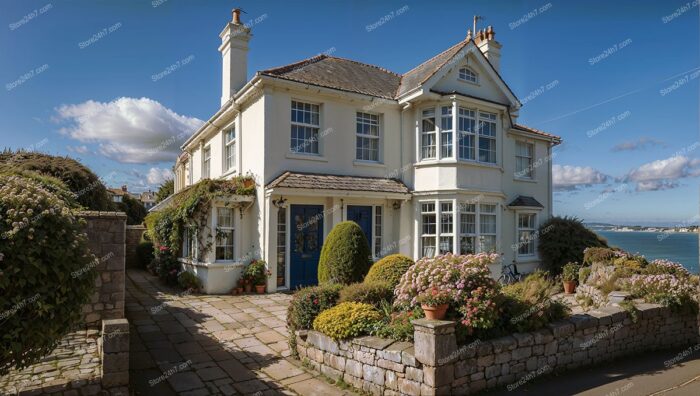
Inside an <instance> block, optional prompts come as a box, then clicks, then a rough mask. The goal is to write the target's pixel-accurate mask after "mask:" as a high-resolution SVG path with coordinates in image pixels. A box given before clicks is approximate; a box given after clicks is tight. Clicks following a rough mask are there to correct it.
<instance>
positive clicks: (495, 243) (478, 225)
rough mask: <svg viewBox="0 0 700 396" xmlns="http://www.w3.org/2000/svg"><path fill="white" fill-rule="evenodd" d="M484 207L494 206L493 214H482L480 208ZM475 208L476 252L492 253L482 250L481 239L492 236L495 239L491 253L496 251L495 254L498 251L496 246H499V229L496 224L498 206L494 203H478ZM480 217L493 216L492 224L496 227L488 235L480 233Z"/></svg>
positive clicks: (497, 221) (497, 220)
mask: <svg viewBox="0 0 700 396" xmlns="http://www.w3.org/2000/svg"><path fill="white" fill-rule="evenodd" d="M486 205H489V206H494V211H493V212H483V208H482V207H483V206H486ZM477 208H478V210H477V212H478V217H477V227H478V228H477V230H476V231H477V233H478V238H477V244H478V252H479V253H489V252H492V250H484V249H482V244H483V238H484V237H487V236H493V237H495V238H494V240H495V242H494V246H493V248H494V250H493V251H496V252H497V251H498V245H499V243H498V230H499V227H498V223H499V216H498V208H499V205H498V204H495V203H492V202H479V203H477ZM482 216H493V218H494V223H495V226H496V227H495V230H494V232H488V233H487V232H483V231H482V229H481V225H482V224H481V217H482Z"/></svg>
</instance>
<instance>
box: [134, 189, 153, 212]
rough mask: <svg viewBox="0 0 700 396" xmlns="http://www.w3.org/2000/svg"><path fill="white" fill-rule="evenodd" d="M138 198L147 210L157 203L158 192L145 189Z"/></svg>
mask: <svg viewBox="0 0 700 396" xmlns="http://www.w3.org/2000/svg"><path fill="white" fill-rule="evenodd" d="M138 200H139V201H141V203H142V204H143V206H144V207H145V208H146V209H147V210H148V209H151V208H152V207H154V206H155V205H156V193H155V192H153V191H151V190H148V191H144V192H142V193H141V194H140V195H139V197H138Z"/></svg>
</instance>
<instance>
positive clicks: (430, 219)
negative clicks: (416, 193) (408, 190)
mask: <svg viewBox="0 0 700 396" xmlns="http://www.w3.org/2000/svg"><path fill="white" fill-rule="evenodd" d="M435 222H436V215H435V203H433V202H427V203H422V204H421V243H422V247H423V248H422V252H423V257H433V256H435V235H436V233H437V228H436V224H435Z"/></svg>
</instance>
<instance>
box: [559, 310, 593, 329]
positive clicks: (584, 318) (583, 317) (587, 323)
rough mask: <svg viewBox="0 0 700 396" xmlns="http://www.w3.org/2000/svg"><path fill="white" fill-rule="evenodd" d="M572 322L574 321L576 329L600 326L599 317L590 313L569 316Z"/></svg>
mask: <svg viewBox="0 0 700 396" xmlns="http://www.w3.org/2000/svg"><path fill="white" fill-rule="evenodd" d="M567 319H568V320H569V322H570V323H573V324H574V326H575V327H576V330H585V329H589V328H591V327H596V326H598V317H596V316H592V315H588V314H575V315H571V316H569V317H568V318H567Z"/></svg>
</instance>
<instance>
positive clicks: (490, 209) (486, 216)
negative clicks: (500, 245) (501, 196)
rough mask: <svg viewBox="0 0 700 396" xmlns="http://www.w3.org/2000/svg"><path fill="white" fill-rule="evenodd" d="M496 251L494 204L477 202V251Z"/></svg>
mask: <svg viewBox="0 0 700 396" xmlns="http://www.w3.org/2000/svg"><path fill="white" fill-rule="evenodd" d="M495 251H496V205H494V204H479V252H484V253H486V252H495Z"/></svg>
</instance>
